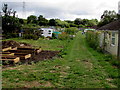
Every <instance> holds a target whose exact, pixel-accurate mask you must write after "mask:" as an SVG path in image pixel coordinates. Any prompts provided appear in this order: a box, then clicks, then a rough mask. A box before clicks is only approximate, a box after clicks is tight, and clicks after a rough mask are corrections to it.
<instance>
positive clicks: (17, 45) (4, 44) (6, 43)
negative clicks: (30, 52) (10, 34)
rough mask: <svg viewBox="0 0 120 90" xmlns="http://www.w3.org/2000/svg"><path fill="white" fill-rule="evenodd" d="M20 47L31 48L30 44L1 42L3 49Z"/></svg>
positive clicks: (10, 41)
mask: <svg viewBox="0 0 120 90" xmlns="http://www.w3.org/2000/svg"><path fill="white" fill-rule="evenodd" d="M20 46H28V47H32V46H31V45H30V44H27V43H24V42H23V43H19V42H16V41H13V40H8V41H2V48H5V47H13V48H14V47H20Z"/></svg>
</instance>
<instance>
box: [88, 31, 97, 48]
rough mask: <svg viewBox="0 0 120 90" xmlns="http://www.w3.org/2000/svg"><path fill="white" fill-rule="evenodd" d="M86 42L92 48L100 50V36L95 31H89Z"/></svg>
mask: <svg viewBox="0 0 120 90" xmlns="http://www.w3.org/2000/svg"><path fill="white" fill-rule="evenodd" d="M86 40H87V43H88V44H89V46H90V47H92V48H94V49H97V48H99V34H98V33H97V32H95V31H87V33H86Z"/></svg>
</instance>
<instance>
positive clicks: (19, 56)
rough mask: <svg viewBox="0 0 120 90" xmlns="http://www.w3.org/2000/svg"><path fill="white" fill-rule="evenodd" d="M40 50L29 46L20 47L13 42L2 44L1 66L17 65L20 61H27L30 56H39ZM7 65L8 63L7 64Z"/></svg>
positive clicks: (19, 44) (0, 53)
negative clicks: (10, 63)
mask: <svg viewBox="0 0 120 90" xmlns="http://www.w3.org/2000/svg"><path fill="white" fill-rule="evenodd" d="M40 52H41V49H34V48H32V47H31V45H28V44H25V43H24V45H23V43H22V46H21V43H18V42H15V41H4V42H2V50H1V52H0V56H1V59H0V60H2V61H3V64H5V63H6V62H7V63H8V62H12V63H18V62H20V61H23V60H26V59H29V58H31V57H32V55H36V54H39V53H40ZM8 64H9V63H8Z"/></svg>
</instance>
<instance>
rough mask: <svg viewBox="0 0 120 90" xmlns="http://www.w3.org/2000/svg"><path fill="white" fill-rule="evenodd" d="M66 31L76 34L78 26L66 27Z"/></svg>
mask: <svg viewBox="0 0 120 90" xmlns="http://www.w3.org/2000/svg"><path fill="white" fill-rule="evenodd" d="M65 32H66V33H67V34H70V35H75V34H76V33H77V32H78V28H76V27H70V28H66V29H65Z"/></svg>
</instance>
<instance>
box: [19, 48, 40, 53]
mask: <svg viewBox="0 0 120 90" xmlns="http://www.w3.org/2000/svg"><path fill="white" fill-rule="evenodd" d="M17 49H18V50H33V51H34V52H35V53H40V52H41V51H42V49H41V48H40V49H33V48H20V47H18V48H17Z"/></svg>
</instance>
